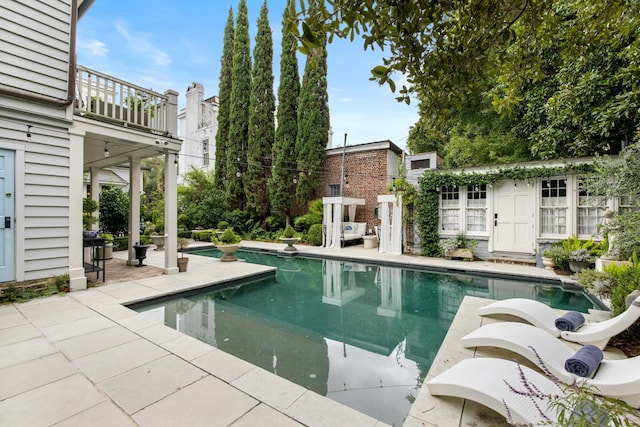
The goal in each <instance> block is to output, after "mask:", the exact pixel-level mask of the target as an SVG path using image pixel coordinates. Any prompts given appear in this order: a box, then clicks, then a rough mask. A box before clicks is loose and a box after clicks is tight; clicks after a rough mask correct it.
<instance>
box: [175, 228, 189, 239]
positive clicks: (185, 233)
mask: <svg viewBox="0 0 640 427" xmlns="http://www.w3.org/2000/svg"><path fill="white" fill-rule="evenodd" d="M191 234H192V233H191V230H183V231H178V237H182V238H184V239H190V238H191Z"/></svg>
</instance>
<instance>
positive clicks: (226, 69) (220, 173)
mask: <svg viewBox="0 0 640 427" xmlns="http://www.w3.org/2000/svg"><path fill="white" fill-rule="evenodd" d="M233 33H234V28H233V9H232V8H229V17H228V18H227V23H226V25H225V27H224V39H223V42H222V43H223V44H222V59H221V61H220V62H221V64H220V84H219V87H218V100H219V107H218V132H217V133H216V165H215V179H214V183H215V188H216V189H217V190H218V191H222V192H224V191H225V189H226V184H225V181H226V179H227V154H226V147H227V144H228V143H229V120H230V117H229V116H230V113H231V87H232V83H231V82H232V69H233V37H234V34H233Z"/></svg>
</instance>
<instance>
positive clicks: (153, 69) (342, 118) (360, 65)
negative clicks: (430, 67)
mask: <svg viewBox="0 0 640 427" xmlns="http://www.w3.org/2000/svg"><path fill="white" fill-rule="evenodd" d="M238 3H239V0H183V1H176V0H128V1H122V0H96V1H95V3H94V4H93V6H91V8H90V9H89V10H88V11H87V12H86V14H85V15H84V16H83V17H82V18H81V19H80V22H79V23H78V35H77V56H78V64H79V65H83V66H85V67H88V68H91V69H94V70H96V71H100V72H103V73H106V74H108V75H110V76H113V77H116V78H118V79H121V80H125V81H127V82H130V83H133V84H136V85H138V86H142V87H145V88H150V89H153V90H155V91H157V92H160V93H162V92H164V91H165V90H167V89H173V90H176V91H178V92H179V93H180V95H179V98H178V99H179V104H178V107H179V108H183V107H184V106H185V103H186V99H185V92H186V88H187V87H189V86H190V85H191V83H193V82H198V83H201V84H202V85H204V90H205V98H208V97H210V96H214V95H218V86H219V76H220V61H221V58H222V43H223V37H224V26H225V24H226V21H227V17H228V14H229V8H233V12H234V19H235V18H236V17H237V10H238ZM285 3H286V0H267V6H268V8H269V21H270V25H271V31H272V36H273V49H274V56H273V72H274V93H275V94H276V95H277V87H278V81H279V75H280V71H279V69H280V52H281V48H280V43H281V40H282V36H281V27H282V25H281V22H282V12H283V10H284V6H285ZM262 4H263V0H247V8H248V10H249V35H250V38H251V54H252V56H253V49H254V47H255V35H256V32H257V21H258V15H259V13H260V8H261V7H262ZM382 55H383V53H382V52H381V51H380V50H376V51H374V52H372V51H371V50H368V51H366V52H365V51H364V49H363V47H362V42H361V41H360V40H358V39H356V40H355V41H354V42H353V43H351V42H348V41H345V40H336V39H334V41H333V43H332V44H330V45H329V46H328V58H327V61H328V74H327V81H328V92H329V112H330V116H331V127H332V130H333V146H334V147H337V146H342V144H343V142H344V135H345V133H346V134H348V137H347V145H354V144H361V143H366V142H373V141H381V140H391V141H392V142H394V143H395V144H396V145H398V146H399V147H401V148H403V149H406V140H407V136H408V131H409V127H410V126H412V125H413V124H414V123H415V122H416V121H417V119H418V108H417V103H415V102H412V103H411V105H410V106H409V105H406V104H404V103H399V102H398V101H396V99H395V97H396V95H395V94H394V93H392V92H391V90H390V89H389V88H388V86H379V85H378V84H377V83H376V82H373V81H370V80H369V76H370V75H371V73H370V70H371V69H372V68H373V67H375V66H376V65H380V64H382V60H381V58H382ZM304 59H305V58H304V56H302V55H300V56H299V69H300V78H302V75H303V72H304ZM396 83H397V84H398V87H401V84H400V83H401V82H400V79H398V78H396Z"/></svg>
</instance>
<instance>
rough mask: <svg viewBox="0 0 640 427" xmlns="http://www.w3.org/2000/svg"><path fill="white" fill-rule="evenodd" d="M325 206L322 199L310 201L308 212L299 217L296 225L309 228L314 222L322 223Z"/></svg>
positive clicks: (305, 228) (295, 222)
mask: <svg viewBox="0 0 640 427" xmlns="http://www.w3.org/2000/svg"><path fill="white" fill-rule="evenodd" d="M323 208H324V205H323V204H322V199H316V200H314V201H312V202H310V203H309V210H308V211H307V213H306V214H304V215H302V216H299V217H297V218H296V219H295V221H294V225H295V226H296V228H298V229H300V228H302V229H304V230H308V229H309V228H310V227H311V226H312V225H313V224H322V216H323V215H324V212H323Z"/></svg>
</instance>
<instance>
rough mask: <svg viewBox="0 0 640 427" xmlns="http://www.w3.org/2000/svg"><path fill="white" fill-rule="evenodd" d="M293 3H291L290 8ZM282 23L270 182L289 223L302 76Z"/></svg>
mask: <svg viewBox="0 0 640 427" xmlns="http://www.w3.org/2000/svg"><path fill="white" fill-rule="evenodd" d="M293 1H294V0H289V2H288V7H291V5H292V3H293ZM284 14H285V17H284V18H283V23H282V53H281V55H280V84H279V85H278V111H277V122H278V127H277V128H276V133H275V142H274V144H273V149H272V152H271V157H272V158H273V170H272V171H271V178H270V179H269V198H270V200H271V206H272V207H273V209H275V210H276V211H277V212H278V213H280V214H281V215H282V216H284V217H285V222H286V223H287V224H289V223H290V218H289V217H290V212H291V202H292V198H293V196H292V195H293V194H294V193H295V184H294V182H293V179H294V178H295V176H296V173H295V170H296V168H297V159H296V151H295V146H296V137H297V134H298V96H299V95H300V77H299V72H298V58H297V53H296V47H295V37H294V36H293V34H292V33H291V32H290V31H288V30H287V26H286V16H287V9H285V11H284Z"/></svg>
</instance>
